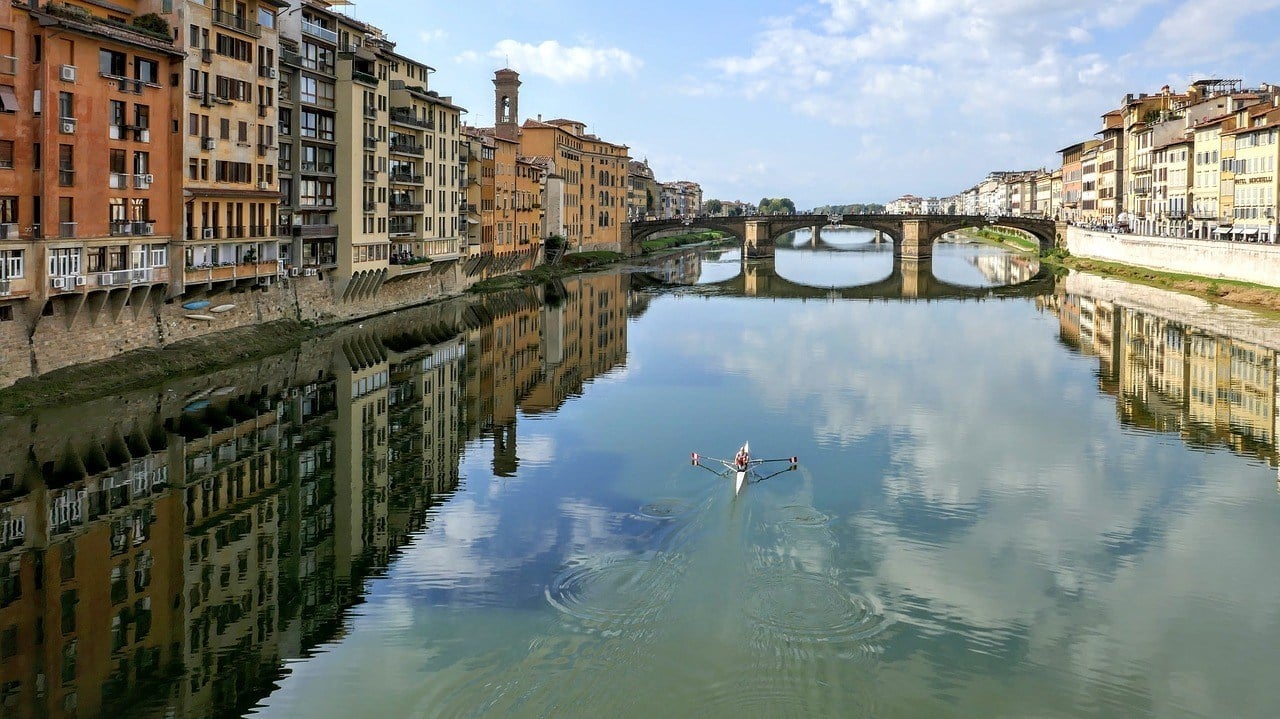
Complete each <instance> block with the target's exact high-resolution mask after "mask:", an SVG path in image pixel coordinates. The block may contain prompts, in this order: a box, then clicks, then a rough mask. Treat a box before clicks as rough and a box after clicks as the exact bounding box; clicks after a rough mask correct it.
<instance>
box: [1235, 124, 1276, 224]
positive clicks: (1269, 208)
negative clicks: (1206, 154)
mask: <svg viewBox="0 0 1280 719" xmlns="http://www.w3.org/2000/svg"><path fill="white" fill-rule="evenodd" d="M1236 123H1237V125H1238V127H1237V128H1236V129H1234V130H1230V131H1227V132H1224V133H1222V140H1223V144H1224V145H1226V144H1231V145H1232V147H1233V150H1234V153H1233V154H1234V157H1233V158H1232V169H1233V175H1234V176H1233V178H1232V179H1233V181H1234V188H1233V192H1232V196H1233V200H1234V206H1233V210H1232V218H1233V220H1234V224H1233V225H1232V228H1231V235H1232V239H1238V240H1243V241H1246V242H1270V243H1274V242H1276V240H1277V232H1276V198H1277V184H1276V165H1277V164H1280V143H1278V142H1277V134H1278V133H1280V108H1278V107H1276V106H1274V105H1270V104H1267V105H1257V106H1254V107H1251V108H1248V109H1244V110H1240V111H1239V112H1238V113H1237V117H1236Z"/></svg>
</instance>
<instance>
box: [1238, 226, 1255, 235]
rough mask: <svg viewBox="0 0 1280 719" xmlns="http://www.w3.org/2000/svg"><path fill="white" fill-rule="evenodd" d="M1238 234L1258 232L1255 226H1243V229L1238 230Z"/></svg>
mask: <svg viewBox="0 0 1280 719" xmlns="http://www.w3.org/2000/svg"><path fill="white" fill-rule="evenodd" d="M1240 234H1242V235H1256V234H1258V228H1256V227H1245V228H1243V229H1241V230H1240Z"/></svg>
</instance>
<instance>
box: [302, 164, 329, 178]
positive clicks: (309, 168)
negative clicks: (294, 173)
mask: <svg viewBox="0 0 1280 719" xmlns="http://www.w3.org/2000/svg"><path fill="white" fill-rule="evenodd" d="M299 169H300V170H301V171H302V172H304V173H307V174H312V173H318V174H321V175H332V174H333V165H332V164H329V163H327V162H326V163H315V162H303V163H301V164H300V165H299Z"/></svg>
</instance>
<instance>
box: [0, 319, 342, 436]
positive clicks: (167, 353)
mask: <svg viewBox="0 0 1280 719" xmlns="http://www.w3.org/2000/svg"><path fill="white" fill-rule="evenodd" d="M315 334H318V331H317V330H316V329H315V328H313V327H310V326H308V325H305V324H303V323H301V322H295V321H292V320H281V321H279V322H268V323H266V324H261V325H254V326H252V327H241V328H237V329H234V330H227V331H225V332H218V333H215V334H211V335H206V336H204V337H195V338H192V339H189V340H183V341H181V342H175V343H173V344H171V345H165V346H164V347H148V348H146V349H139V350H134V351H132V352H126V353H124V354H121V355H118V356H116V357H113V358H111V359H109V360H103V361H101V362H91V363H87V364H79V365H73V366H71V367H64V368H62V369H57V370H53V371H52V372H46V373H44V374H42V375H40V376H39V377H34V378H26V379H21V380H18V382H17V383H16V384H14V385H13V386H12V387H8V388H6V389H3V390H0V415H17V414H22V413H24V412H28V411H30V410H32V409H34V408H36V407H41V406H45V405H54V404H75V403H78V402H86V401H88V400H91V399H95V398H97V397H102V396H105V395H111V394H117V393H120V392H124V391H127V390H133V389H138V388H141V387H150V386H155V385H158V384H160V383H162V382H165V381H168V380H171V379H175V378H180V377H190V376H193V375H199V374H204V373H207V372H212V371H214V370H220V369H225V368H227V367H231V366H233V365H236V364H239V363H241V362H248V361H251V360H256V359H261V358H263V357H270V356H271V355H274V354H279V353H281V352H285V351H288V350H291V349H293V348H294V347H297V346H298V344H299V343H301V342H302V341H303V340H305V339H307V338H308V337H311V336H313V335H315Z"/></svg>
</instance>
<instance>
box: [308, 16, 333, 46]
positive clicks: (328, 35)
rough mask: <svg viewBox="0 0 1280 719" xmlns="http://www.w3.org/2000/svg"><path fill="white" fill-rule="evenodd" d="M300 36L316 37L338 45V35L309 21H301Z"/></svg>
mask: <svg viewBox="0 0 1280 719" xmlns="http://www.w3.org/2000/svg"><path fill="white" fill-rule="evenodd" d="M302 34H303V35H310V36H311V37H318V38H320V39H321V40H324V41H326V42H331V43H333V44H335V45H336V44H338V33H336V32H334V31H332V30H330V29H328V28H326V27H324V26H323V25H321V24H319V23H316V22H312V21H310V20H303V21H302Z"/></svg>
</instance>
